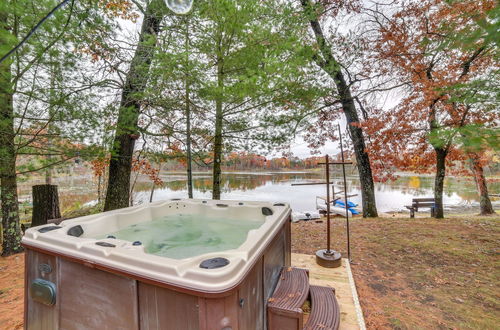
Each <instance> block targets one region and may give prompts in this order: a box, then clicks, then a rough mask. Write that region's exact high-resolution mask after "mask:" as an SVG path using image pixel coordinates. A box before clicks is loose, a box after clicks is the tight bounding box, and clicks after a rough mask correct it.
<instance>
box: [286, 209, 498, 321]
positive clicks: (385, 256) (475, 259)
mask: <svg viewBox="0 0 500 330" xmlns="http://www.w3.org/2000/svg"><path fill="white" fill-rule="evenodd" d="M333 223H334V226H333V233H334V234H333V243H332V245H333V247H334V248H335V249H337V250H339V251H341V252H343V254H344V255H345V252H346V248H345V237H346V236H345V220H343V219H338V218H336V219H335V220H333ZM325 228H326V225H325V223H324V222H323V223H316V222H314V221H310V222H301V223H296V224H293V226H292V249H293V252H299V253H313V252H314V251H315V250H317V249H319V248H323V247H324V242H325ZM499 243H500V217H499V216H492V217H478V216H455V217H450V218H447V219H442V220H436V219H432V218H417V219H409V218H406V217H402V218H376V219H354V220H352V221H351V252H352V258H353V265H352V268H353V273H354V278H355V281H356V285H357V287H358V293H359V295H360V301H361V305H362V308H363V312H364V315H365V319H366V323H367V326H368V327H369V328H373V329H374V328H392V329H449V328H460V329H495V328H498V322H499V318H498V315H499V310H500V292H499V291H498V288H497V287H498V283H499V278H500V259H499V258H498V256H499V252H500V250H499V248H500V244H499Z"/></svg>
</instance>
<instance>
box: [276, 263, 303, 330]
mask: <svg viewBox="0 0 500 330" xmlns="http://www.w3.org/2000/svg"><path fill="white" fill-rule="evenodd" d="M308 295H309V274H308V271H307V270H306V269H301V268H293V267H284V268H283V269H282V270H281V274H280V279H279V281H278V284H277V286H276V289H275V290H274V293H273V295H272V297H271V298H269V301H268V303H267V320H268V329H270V330H278V329H286V330H300V329H302V326H303V324H304V323H303V316H304V313H303V311H302V309H301V307H302V305H303V304H304V302H305V301H306V299H307V297H308Z"/></svg>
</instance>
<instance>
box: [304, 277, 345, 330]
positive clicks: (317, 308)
mask: <svg viewBox="0 0 500 330" xmlns="http://www.w3.org/2000/svg"><path fill="white" fill-rule="evenodd" d="M309 293H310V296H311V314H310V315H309V318H308V319H307V322H306V324H305V325H304V330H316V329H324V330H337V329H338V328H339V324H340V309H339V304H338V302H337V299H336V298H335V290H334V289H332V288H329V287H326V286H316V285H311V286H310V287H309Z"/></svg>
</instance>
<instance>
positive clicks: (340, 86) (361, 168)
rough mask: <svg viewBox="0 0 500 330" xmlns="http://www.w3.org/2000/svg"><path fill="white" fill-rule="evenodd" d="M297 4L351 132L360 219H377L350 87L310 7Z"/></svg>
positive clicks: (305, 3) (306, 0)
mask: <svg viewBox="0 0 500 330" xmlns="http://www.w3.org/2000/svg"><path fill="white" fill-rule="evenodd" d="M301 4H302V7H303V8H304V10H305V11H306V13H307V14H308V15H309V22H310V24H311V28H312V30H313V32H314V35H315V37H316V42H317V43H318V45H319V48H320V51H321V55H322V57H323V58H322V59H318V60H317V63H318V65H319V66H320V67H321V68H322V69H323V71H325V72H326V73H327V74H328V75H329V76H330V77H331V78H332V79H333V80H334V82H335V85H336V87H337V92H338V93H339V96H340V101H341V104H342V111H343V112H344V115H345V117H346V120H347V125H348V127H349V132H350V133H351V138H352V142H353V146H354V153H355V155H356V161H357V163H358V172H359V179H360V183H361V197H362V206H363V217H365V218H366V217H377V216H378V213H377V205H376V201H375V188H374V184H373V175H372V170H371V166H370V158H369V156H368V153H367V152H366V146H365V140H364V136H363V131H362V129H361V128H360V127H359V126H357V124H358V123H359V117H358V113H357V111H356V106H355V104H354V100H353V98H352V95H351V90H350V87H349V85H348V84H347V83H346V80H345V78H344V75H343V73H342V71H341V67H340V65H339V63H338V62H337V61H336V59H335V57H334V56H333V54H332V50H331V48H330V47H329V46H328V44H327V42H326V39H325V36H324V34H323V30H322V28H321V25H320V24H319V21H318V17H317V15H316V14H315V12H314V9H313V8H312V7H311V3H310V0H301Z"/></svg>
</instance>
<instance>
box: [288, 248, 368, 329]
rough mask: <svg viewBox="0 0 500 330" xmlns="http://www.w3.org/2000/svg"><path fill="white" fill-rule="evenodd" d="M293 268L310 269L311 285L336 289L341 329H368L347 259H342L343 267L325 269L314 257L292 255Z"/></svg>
mask: <svg viewBox="0 0 500 330" xmlns="http://www.w3.org/2000/svg"><path fill="white" fill-rule="evenodd" d="M292 266H293V267H299V268H306V269H309V282H310V284H313V285H322V286H328V287H331V288H334V289H335V295H336V297H337V301H338V303H339V306H340V327H339V329H341V330H347V329H349V330H351V329H360V330H364V329H366V327H365V322H364V319H363V313H362V311H361V307H360V305H359V300H358V294H357V292H356V286H355V284H354V279H353V278H352V274H351V267H350V265H349V261H348V260H347V259H345V258H342V266H341V267H338V268H323V267H321V266H319V265H318V264H316V257H315V256H314V255H307V254H298V253H292Z"/></svg>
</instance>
